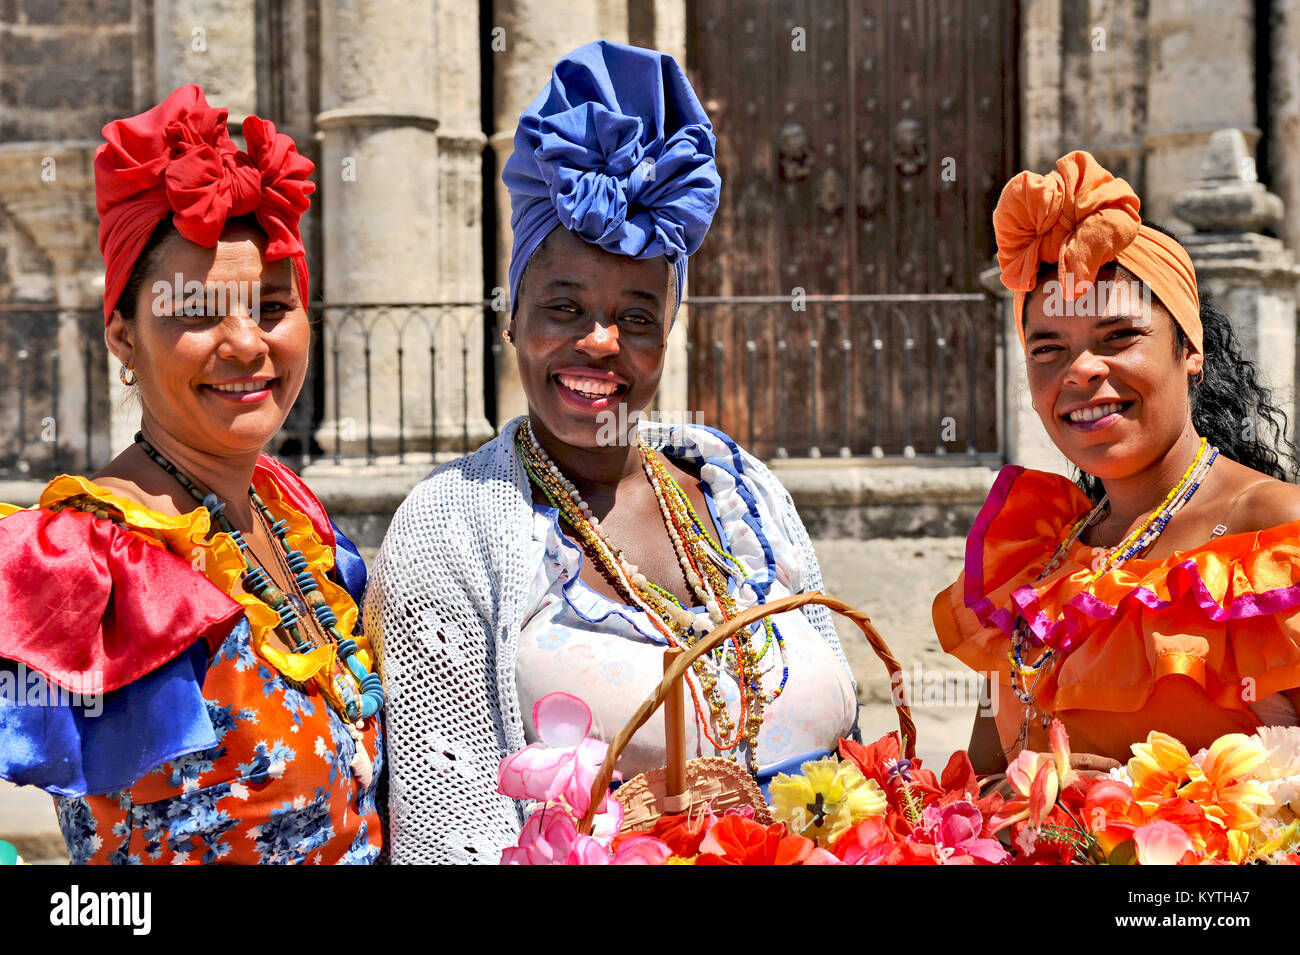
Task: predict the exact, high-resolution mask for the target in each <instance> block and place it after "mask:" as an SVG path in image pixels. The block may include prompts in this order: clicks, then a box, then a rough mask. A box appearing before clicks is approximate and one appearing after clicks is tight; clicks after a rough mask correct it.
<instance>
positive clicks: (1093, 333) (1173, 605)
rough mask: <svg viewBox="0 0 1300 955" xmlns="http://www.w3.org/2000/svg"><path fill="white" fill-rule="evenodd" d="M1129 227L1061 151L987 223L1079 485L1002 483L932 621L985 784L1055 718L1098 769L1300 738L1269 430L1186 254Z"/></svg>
mask: <svg viewBox="0 0 1300 955" xmlns="http://www.w3.org/2000/svg"><path fill="white" fill-rule="evenodd" d="M1138 209H1139V201H1138V197H1137V196H1136V195H1135V194H1134V192H1133V190H1132V188H1131V187H1130V186H1129V185H1128V183H1126V182H1124V181H1123V180H1122V179H1116V178H1115V177H1114V176H1112V175H1111V174H1110V173H1109V172H1107V171H1106V170H1105V169H1103V168H1102V167H1101V166H1100V165H1099V164H1098V163H1097V161H1096V160H1095V159H1094V158H1093V157H1092V156H1091V155H1089V154H1088V153H1086V152H1074V153H1071V154H1070V155H1068V156H1065V157H1064V158H1062V159H1061V160H1060V161H1059V162H1058V163H1057V165H1056V170H1055V171H1054V172H1052V173H1050V174H1049V175H1046V176H1040V175H1036V174H1034V173H1031V172H1023V173H1021V174H1020V175H1018V176H1017V177H1016V178H1014V179H1013V180H1012V181H1011V182H1009V183H1008V184H1007V186H1006V188H1005V189H1004V190H1003V192H1002V197H1001V199H1000V200H999V202H998V206H997V209H996V211H995V212H994V216H993V224H994V230H995V233H996V237H997V244H998V262H999V264H1000V265H1001V267H1002V281H1003V283H1004V284H1005V285H1006V286H1007V288H1009V289H1011V290H1013V291H1014V292H1015V301H1014V307H1015V314H1016V320H1017V327H1018V329H1019V332H1020V340H1021V343H1022V345H1023V346H1024V348H1025V357H1026V362H1027V365H1028V377H1029V389H1030V392H1031V394H1032V396H1033V404H1034V408H1035V409H1036V410H1037V412H1038V415H1039V418H1040V419H1041V420H1042V422H1043V427H1044V428H1045V429H1046V430H1047V433H1048V435H1049V436H1050V437H1051V439H1052V441H1053V442H1054V443H1055V444H1056V446H1057V447H1058V448H1059V449H1060V450H1061V452H1062V453H1063V454H1064V455H1065V456H1066V457H1067V458H1068V459H1069V460H1070V461H1071V462H1072V463H1073V464H1074V465H1075V466H1076V467H1077V468H1078V469H1079V480H1078V482H1077V484H1076V483H1071V482H1070V481H1068V480H1066V479H1065V478H1063V477H1060V476H1058V475H1055V474H1047V473H1043V472H1039V471H1031V470H1026V469H1025V468H1021V467H1007V468H1004V469H1003V471H1002V473H1001V474H1000V475H999V476H998V478H997V481H996V482H995V483H994V485H993V489H992V490H991V491H990V493H989V497H988V500H987V502H986V503H985V505H984V507H983V509H982V510H981V511H980V514H979V517H978V518H977V520H976V523H975V526H974V528H973V529H972V530H971V533H970V536H969V538H968V539H967V543H966V566H965V570H964V572H963V573H962V575H961V577H959V578H958V580H957V582H956V583H955V584H953V586H951V587H949V588H948V589H947V590H945V591H943V592H942V593H940V594H939V595H938V597H937V598H936V599H935V602H934V622H935V627H936V630H937V632H938V635H939V640H940V642H941V643H942V645H943V647H944V649H945V650H947V651H948V652H950V653H952V654H953V655H955V656H956V657H957V658H958V659H960V660H962V661H963V662H965V663H966V664H968V665H969V666H971V667H973V668H975V669H977V670H981V671H984V672H986V673H987V674H988V676H989V679H990V683H991V687H992V690H993V693H992V695H991V697H992V705H991V707H990V710H991V712H982V713H981V714H980V715H979V716H978V717H977V719H976V723H975V728H974V731H973V734H972V738H971V747H970V749H971V757H972V760H973V761H974V762H975V764H976V768H977V769H979V770H981V771H982V772H995V771H998V770H1000V769H1002V768H1003V767H1005V765H1006V763H1007V760H1008V759H1009V758H1014V756H1015V755H1016V753H1017V752H1018V751H1019V750H1021V749H1033V750H1046V749H1048V746H1049V744H1048V740H1047V728H1048V725H1049V723H1050V720H1051V718H1052V717H1056V718H1058V719H1060V720H1061V721H1062V722H1063V723H1064V724H1065V726H1066V728H1067V730H1068V731H1069V736H1070V742H1071V746H1072V748H1073V749H1074V750H1075V751H1076V753H1078V754H1079V757H1078V763H1079V764H1080V765H1082V766H1085V767H1092V768H1104V767H1105V766H1107V765H1111V763H1110V760H1113V759H1126V758H1127V757H1128V755H1129V746H1130V744H1132V743H1134V742H1138V741H1141V740H1143V739H1145V738H1146V736H1147V733H1148V732H1149V731H1151V730H1161V731H1163V732H1166V733H1171V734H1173V735H1174V736H1177V737H1178V738H1180V739H1182V740H1183V741H1184V742H1185V743H1186V744H1187V746H1188V747H1189V748H1190V749H1191V750H1193V751H1195V750H1196V749H1197V748H1198V747H1201V746H1205V745H1208V744H1209V743H1210V742H1211V741H1213V740H1214V739H1215V738H1216V737H1218V736H1220V735H1222V734H1224V733H1230V732H1242V731H1244V732H1250V731H1252V730H1253V728H1255V727H1257V726H1259V725H1261V724H1286V725H1294V724H1296V723H1297V722H1298V721H1297V716H1296V712H1297V707H1300V690H1297V687H1300V488H1297V487H1296V486H1294V485H1293V484H1288V483H1286V480H1287V479H1288V478H1289V477H1290V476H1292V475H1293V474H1294V464H1295V455H1294V449H1293V448H1292V446H1291V445H1290V443H1289V442H1288V441H1287V439H1286V438H1285V418H1284V416H1283V415H1282V414H1281V412H1279V411H1278V410H1277V409H1276V408H1275V407H1274V406H1273V404H1272V401H1271V399H1270V397H1269V396H1268V393H1267V391H1266V390H1265V389H1263V388H1262V387H1260V385H1259V384H1258V382H1257V379H1256V374H1255V370H1254V366H1253V365H1252V363H1250V362H1248V361H1246V360H1244V359H1243V358H1242V357H1241V355H1240V353H1239V351H1238V347H1237V344H1236V341H1235V339H1234V337H1233V333H1232V325H1231V322H1230V320H1229V319H1228V317H1227V316H1226V315H1224V313H1223V312H1221V311H1219V310H1218V309H1217V308H1215V307H1213V306H1212V305H1210V304H1208V303H1206V302H1204V301H1202V300H1201V299H1200V297H1199V295H1198V293H1197V287H1196V273H1195V270H1194V269H1193V267H1192V262H1191V260H1190V258H1189V257H1188V255H1187V252H1186V251H1185V250H1184V249H1183V248H1182V246H1181V245H1179V243H1178V242H1177V240H1176V239H1174V238H1173V237H1172V236H1170V235H1168V234H1167V233H1164V232H1163V231H1160V230H1158V229H1155V228H1152V227H1151V226H1149V225H1146V224H1143V222H1142V220H1141V217H1140V216H1139V214H1138ZM1270 438H1271V439H1272V440H1270Z"/></svg>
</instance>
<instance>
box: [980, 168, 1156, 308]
mask: <svg viewBox="0 0 1300 955" xmlns="http://www.w3.org/2000/svg"><path fill="white" fill-rule="evenodd" d="M1140 205H1141V202H1140V200H1139V199H1138V197H1137V193H1135V192H1134V191H1133V189H1132V187H1131V186H1129V184H1128V183H1127V182H1125V181H1124V180H1123V179H1116V178H1115V177H1114V176H1112V175H1111V174H1110V173H1109V172H1108V171H1107V170H1105V169H1103V168H1102V166H1101V164H1100V163H1098V162H1097V160H1096V159H1094V158H1093V157H1092V156H1091V155H1090V154H1089V153H1086V152H1084V151H1083V150H1076V151H1075V152H1072V153H1070V154H1069V155H1068V156H1064V157H1062V158H1061V159H1059V160H1058V161H1057V163H1056V169H1055V170H1054V171H1053V172H1050V173H1048V174H1047V175H1046V176H1040V175H1038V174H1037V173H1033V172H1029V171H1025V172H1022V173H1020V174H1019V175H1018V176H1016V177H1015V178H1014V179H1012V180H1011V181H1010V182H1009V183H1007V185H1006V187H1005V188H1004V189H1003V190H1002V197H1001V198H1000V199H999V200H998V205H997V209H996V210H994V213H993V228H994V232H995V233H996V235H997V243H998V265H1000V266H1001V267H1002V284H1004V285H1005V286H1006V287H1007V288H1009V289H1012V290H1013V291H1017V292H1029V291H1031V290H1032V289H1033V288H1034V286H1035V285H1036V284H1037V281H1038V265H1039V263H1040V262H1058V263H1059V271H1060V276H1061V284H1062V286H1063V287H1067V288H1072V289H1073V292H1072V293H1069V292H1067V294H1070V297H1071V298H1077V297H1078V295H1081V294H1082V293H1083V292H1084V291H1086V290H1087V288H1088V287H1089V286H1090V285H1091V284H1092V283H1093V282H1094V281H1095V280H1096V278H1097V270H1098V269H1100V268H1101V267H1102V266H1103V265H1105V264H1106V263H1107V262H1113V261H1114V260H1115V256H1116V254H1117V253H1118V252H1120V251H1121V250H1122V249H1124V248H1126V247H1127V246H1128V245H1129V243H1131V242H1132V241H1133V239H1134V238H1136V236H1137V234H1138V227H1139V226H1141V225H1142V217H1141V216H1140V215H1139V214H1138V208H1139V207H1140ZM1067 274H1069V275H1070V276H1072V277H1073V281H1072V282H1066V281H1065V276H1066V275H1067Z"/></svg>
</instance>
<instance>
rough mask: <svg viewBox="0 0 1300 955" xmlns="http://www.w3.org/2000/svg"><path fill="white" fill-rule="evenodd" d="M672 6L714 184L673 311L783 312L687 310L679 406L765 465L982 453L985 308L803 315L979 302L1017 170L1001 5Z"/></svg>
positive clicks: (988, 352)
mask: <svg viewBox="0 0 1300 955" xmlns="http://www.w3.org/2000/svg"><path fill="white" fill-rule="evenodd" d="M687 9H688V17H689V21H688V55H687V61H688V70H689V72H690V74H691V77H692V81H693V82H694V83H695V87H696V90H697V91H698V92H699V94H700V97H701V99H702V100H703V102H704V104H705V107H706V109H707V110H708V112H709V115H710V117H711V118H712V120H713V123H714V128H715V131H716V133H717V136H718V165H719V168H720V171H721V174H722V180H723V192H722V203H721V207H720V208H719V211H718V214H717V217H716V218H715V220H714V225H713V228H712V231H711V232H710V234H709V237H708V238H707V239H706V241H705V244H704V246H703V247H702V248H701V250H700V251H699V253H697V255H696V256H695V257H694V259H693V260H692V263H691V272H690V290H689V292H690V297H691V298H692V299H700V298H718V297H720V298H724V299H725V298H734V297H743V296H782V297H789V296H794V297H795V305H794V307H792V305H791V302H789V301H782V302H777V303H771V302H754V303H748V304H738V303H728V302H713V303H708V304H703V303H701V304H698V305H697V306H696V307H693V308H692V309H691V311H690V322H691V334H690V349H691V406H692V408H693V409H696V410H698V411H700V412H702V413H703V414H704V416H705V418H706V420H708V421H709V422H710V423H713V424H717V425H718V426H720V427H721V428H723V430H726V431H728V432H730V433H732V434H733V435H735V436H736V437H737V439H738V440H740V441H741V442H742V443H745V442H746V441H750V442H752V443H753V445H754V448H753V450H754V451H755V452H756V453H758V454H761V455H764V456H771V455H773V454H776V453H790V454H808V453H813V454H817V453H833V452H835V451H838V452H839V453H841V454H844V453H850V454H870V453H874V454H876V455H882V454H900V453H908V454H911V453H918V454H929V453H934V452H935V451H940V452H942V451H944V450H968V451H969V450H977V451H992V450H996V444H997V432H996V407H995V405H996V384H995V383H996V376H995V374H994V356H995V351H996V339H997V335H996V317H995V313H994V311H993V310H992V309H991V308H987V307H986V306H985V304H984V303H973V302H967V303H956V302H943V301H938V300H934V299H915V298H914V299H911V300H894V301H890V302H879V301H877V302H870V303H868V302H853V301H840V302H835V301H830V302H826V301H820V302H819V301H817V300H816V299H817V297H819V296H854V295H882V294H883V295H895V296H898V295H902V296H932V295H934V294H936V293H949V294H951V293H970V292H978V291H979V290H980V287H979V284H978V274H979V272H980V270H981V269H982V268H984V267H986V266H987V265H988V264H989V262H990V261H991V259H992V256H993V239H992V226H991V222H990V216H991V213H992V209H993V205H994V204H995V203H996V201H997V196H998V191H999V190H1000V188H1001V185H1002V183H1003V182H1004V181H1005V180H1006V179H1007V178H1009V177H1010V175H1012V174H1013V173H1014V172H1015V170H1016V168H1017V167H1016V150H1015V141H1016V135H1015V115H1016V110H1015V101H1016V82H1015V61H1016V48H1017V44H1016V30H1017V25H1016V16H1015V9H1016V4H1014V3H1006V2H1003V0H793V2H791V0H783V2H753V0H750V2H744V0H693V2H692V3H690V4H688V5H687ZM800 295H803V296H808V297H810V300H809V301H807V302H806V303H805V304H804V307H803V308H802V309H799V307H798V297H799V296H800ZM949 432H951V434H950V433H949Z"/></svg>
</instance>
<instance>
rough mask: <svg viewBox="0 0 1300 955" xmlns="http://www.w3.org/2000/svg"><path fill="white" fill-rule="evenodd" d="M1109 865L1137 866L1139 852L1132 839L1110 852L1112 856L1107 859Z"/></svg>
mask: <svg viewBox="0 0 1300 955" xmlns="http://www.w3.org/2000/svg"><path fill="white" fill-rule="evenodd" d="M1106 864H1107V865H1137V864H1138V852H1137V843H1136V842H1134V841H1133V840H1132V839H1126V840H1124V841H1123V842H1121V843H1120V844H1119V845H1117V846H1116V847H1115V848H1114V849H1111V850H1110V855H1109V856H1107V857H1106Z"/></svg>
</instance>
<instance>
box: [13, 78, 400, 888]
mask: <svg viewBox="0 0 1300 955" xmlns="http://www.w3.org/2000/svg"><path fill="white" fill-rule="evenodd" d="M243 133H244V137H245V139H246V141H247V144H248V149H247V152H241V151H239V150H238V149H237V148H236V146H235V144H234V143H233V141H232V140H231V138H230V135H229V134H228V132H227V130H226V110H224V109H220V110H217V109H212V108H211V107H209V106H208V104H207V102H206V101H205V99H204V97H203V92H202V91H201V90H200V89H199V88H198V87H197V86H185V87H182V88H181V89H178V90H177V91H176V92H175V93H173V94H172V95H171V96H169V97H168V98H167V99H166V100H165V101H164V102H163V103H161V104H159V105H158V106H156V107H154V108H153V109H151V110H149V111H148V112H145V113H142V114H140V115H139V116H133V117H131V118H129V119H124V120H119V121H116V122H112V123H109V124H108V125H107V126H106V127H104V138H105V139H106V140H107V143H106V144H105V145H103V146H101V147H100V148H99V150H98V151H97V152H96V154H95V192H96V199H97V204H98V210H99V215H100V223H101V224H100V233H99V236H100V248H101V250H102V251H103V254H104V262H105V267H106V275H105V295H104V317H105V339H106V341H107V343H108V347H109V348H110V350H111V351H112V352H113V354H114V355H115V356H116V357H117V358H118V359H119V360H120V361H121V364H122V368H121V372H120V374H121V378H122V382H123V384H124V385H127V386H128V387H131V388H133V389H135V390H136V391H137V393H138V396H139V399H140V403H141V408H142V414H141V431H140V434H137V435H136V440H135V443H134V444H133V445H132V446H131V447H130V448H128V449H127V450H126V451H124V452H122V453H121V454H120V455H118V456H117V457H116V458H115V459H114V460H113V461H111V462H110V463H109V464H108V465H106V466H105V467H104V468H103V469H102V470H100V471H99V472H98V473H97V474H95V475H93V476H92V477H90V478H86V477H80V476H74V475H66V474H65V475H61V476H59V477H58V478H55V479H54V480H53V481H51V482H50V483H49V485H47V486H46V488H45V490H44V492H43V493H42V494H41V497H40V501H39V504H38V506H37V507H35V508H30V509H18V508H14V507H10V506H7V505H0V555H3V557H2V558H0V565H2V566H3V574H0V598H2V599H3V602H4V604H5V606H6V610H7V620H6V626H5V628H4V630H3V631H2V632H0V776H4V777H5V778H7V779H10V780H13V781H15V782H18V783H21V784H30V785H36V786H40V787H41V788H43V789H45V790H46V791H48V792H50V793H52V794H54V795H55V803H56V808H57V812H58V818H59V823H60V826H61V828H62V830H63V834H64V838H65V840H66V842H67V845H68V852H69V855H70V856H71V858H72V860H73V862H76V863H85V862H108V863H179V862H193V863H207V862H237V863H240V862H246V863H258V862H261V863H277V864H279V863H302V862H325V863H369V862H373V861H374V860H375V859H376V857H377V856H378V855H379V851H380V847H381V831H380V830H381V827H380V824H379V818H378V815H377V813H376V807H375V790H376V786H377V783H378V780H379V776H380V772H381V769H382V759H383V752H382V745H383V744H382V739H381V727H380V713H379V710H380V707H381V706H382V704H383V692H382V688H381V686H380V683H379V679H378V677H377V676H375V675H373V674H372V673H370V672H369V671H370V669H371V662H372V661H371V658H370V657H371V651H370V646H369V643H368V642H367V641H366V639H365V638H364V637H363V636H360V635H354V634H353V629H354V627H355V626H356V624H357V601H359V599H360V595H361V593H362V592H363V590H364V587H365V568H364V565H363V564H361V561H360V558H359V557H358V556H357V555H356V552H355V549H354V548H352V546H351V544H350V542H348V541H347V539H346V538H345V537H343V536H342V535H341V534H340V533H339V532H338V531H337V529H336V528H335V527H334V526H333V525H332V524H331V522H330V520H329V518H328V517H327V516H326V514H325V511H324V509H323V508H322V507H321V505H320V503H319V501H317V500H316V498H315V497H314V496H313V495H312V493H311V491H310V490H308V489H307V487H306V486H305V485H304V484H303V483H302V482H301V481H299V480H298V478H297V477H296V476H294V474H293V473H292V472H290V471H289V470H288V469H287V468H285V467H283V466H282V465H280V464H278V463H277V462H276V461H275V460H274V459H273V458H271V457H269V456H267V455H265V454H262V453H261V451H262V448H263V447H264V446H265V445H266V444H267V443H268V442H269V441H270V440H271V439H272V438H273V437H274V436H275V434H276V432H277V431H278V430H279V429H280V426H281V425H282V424H283V423H284V420H285V417H286V416H287V415H288V413H289V409H290V408H291V407H292V405H293V403H294V400H295V399H296V398H297V396H298V391H299V389H300V388H301V387H302V384H303V380H304V378H305V376H306V371H307V355H308V344H309V341H310V327H309V324H308V318H307V312H306V308H305V303H306V302H307V294H308V287H307V270H306V262H305V256H304V252H303V246H302V241H301V239H300V237H299V231H298V222H299V218H300V217H301V215H302V214H303V213H304V212H305V211H306V209H307V207H308V198H307V197H308V195H309V193H310V192H311V191H312V189H313V188H314V185H313V183H311V182H310V180H309V179H308V176H309V175H310V173H311V171H312V169H313V166H312V163H311V162H310V161H309V160H308V159H306V158H305V157H303V156H301V155H299V154H298V151H297V149H296V148H295V146H294V144H293V141H292V140H291V139H290V138H289V137H288V136H285V135H283V134H280V133H277V132H276V129H275V127H274V126H273V125H272V124H271V123H269V122H267V121H265V120H262V119H259V118H257V117H256V116H250V117H248V118H247V119H246V120H245V121H244V125H243ZM6 676H9V677H11V679H10V680H9V681H8V682H9V685H10V686H11V687H14V686H19V687H22V688H23V691H24V692H23V693H22V695H21V697H20V698H18V699H17V702H16V704H15V695H14V694H12V693H10V694H6V693H5V692H4V689H5V685H6V681H5V680H4V679H3V678H4V677H6ZM7 704H8V705H7Z"/></svg>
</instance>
